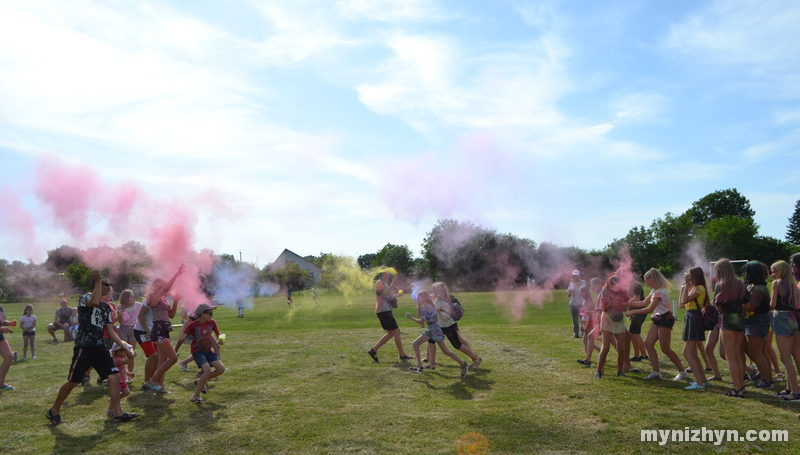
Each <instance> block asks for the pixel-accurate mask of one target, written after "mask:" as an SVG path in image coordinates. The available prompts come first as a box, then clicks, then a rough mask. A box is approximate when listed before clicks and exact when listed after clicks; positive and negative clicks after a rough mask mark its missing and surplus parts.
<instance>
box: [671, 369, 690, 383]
mask: <svg viewBox="0 0 800 455" xmlns="http://www.w3.org/2000/svg"><path fill="white" fill-rule="evenodd" d="M687 376H689V373H687V372H686V370H683V371H681V372H680V373H678V374H677V376H675V379H673V381H683V380H684V379H686V377H687Z"/></svg>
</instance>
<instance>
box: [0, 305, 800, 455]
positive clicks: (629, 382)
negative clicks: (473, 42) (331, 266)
mask: <svg viewBox="0 0 800 455" xmlns="http://www.w3.org/2000/svg"><path fill="white" fill-rule="evenodd" d="M458 296H459V299H460V300H461V301H462V302H463V303H464V305H465V307H466V310H467V313H466V315H465V316H464V319H463V320H462V321H461V322H460V323H459V325H460V326H461V328H462V332H463V333H464V335H465V337H466V338H467V339H469V340H470V344H471V345H472V346H473V348H474V349H475V350H476V352H477V353H478V355H480V356H481V357H482V358H483V364H482V365H481V368H480V370H479V371H478V372H472V371H470V372H469V373H468V375H467V377H466V378H464V379H461V377H460V374H459V368H458V366H457V365H456V363H455V362H453V361H452V360H451V359H449V358H447V357H446V356H443V355H442V354H441V353H439V355H438V357H437V359H438V368H437V369H436V370H435V371H433V372H426V373H424V374H421V375H418V374H414V373H412V372H409V371H406V369H407V368H408V367H409V366H411V365H412V363H408V362H400V361H399V360H398V356H397V350H396V348H395V347H394V343H392V342H389V343H388V344H387V345H385V346H384V347H383V348H382V349H381V350H380V351H379V353H378V354H379V356H380V359H381V362H380V363H374V362H373V361H372V360H371V359H370V357H369V356H368V355H367V354H366V351H367V349H369V347H370V346H371V345H372V344H373V343H375V341H376V340H377V339H378V338H379V337H380V336H381V335H382V334H383V332H382V331H381V330H380V325H379V323H378V320H377V318H375V316H374V312H373V311H374V310H373V308H374V297H373V296H371V295H363V296H360V297H357V298H355V299H354V300H353V301H352V302H350V303H349V304H348V303H347V301H346V300H345V299H344V298H343V297H342V296H340V295H333V294H330V295H326V294H323V295H322V298H321V304H322V308H319V309H317V308H314V307H313V303H312V301H311V298H310V295H308V294H303V293H298V294H296V297H295V309H294V310H288V308H287V306H286V303H285V299H284V298H283V297H273V298H265V299H258V300H256V302H255V308H254V309H252V310H248V311H247V314H246V317H245V318H237V317H236V309H235V308H234V309H227V308H220V309H219V310H217V311H216V312H215V319H216V320H217V323H218V324H219V326H220V328H221V330H222V332H223V333H226V335H227V343H226V344H225V346H223V352H222V354H223V355H222V361H223V362H224V363H225V365H226V366H227V367H228V371H227V372H226V374H224V375H223V376H222V377H220V378H219V379H218V380H216V381H214V382H212V383H211V390H210V392H209V393H208V394H207V395H206V396H205V398H206V399H207V400H208V402H207V403H205V404H202V405H197V404H194V403H190V402H189V398H190V397H191V394H192V390H193V387H194V386H193V384H192V383H193V381H194V379H195V377H196V376H195V373H194V372H193V370H190V371H192V372H190V373H185V372H183V371H181V369H180V368H179V367H177V366H176V367H175V368H173V369H172V370H170V372H169V373H167V382H166V384H167V388H168V389H170V390H171V391H172V394H170V395H167V396H156V395H154V394H152V393H146V392H140V391H138V389H139V386H140V385H141V379H140V378H141V373H142V366H143V361H144V358H143V357H142V358H140V357H137V361H138V363H137V365H136V368H135V372H136V373H137V375H138V377H137V379H136V380H135V381H134V387H133V392H132V394H131V396H130V397H129V398H127V399H125V400H123V409H125V410H133V411H136V412H139V413H141V414H142V417H140V418H139V419H137V420H134V421H133V422H130V423H124V424H115V423H113V422H112V421H111V420H110V419H109V418H108V417H106V415H105V412H104V410H105V407H106V398H107V394H106V390H105V387H102V386H98V385H95V384H94V382H93V383H92V385H88V386H85V387H78V388H76V389H75V391H74V392H73V393H72V395H71V396H70V397H69V398H68V399H67V402H66V403H65V405H64V407H63V408H62V417H63V418H64V420H65V421H66V422H67V423H66V424H64V425H60V426H58V427H53V426H51V425H50V424H49V422H48V421H47V420H46V419H45V418H44V413H45V411H46V410H47V409H48V408H49V406H50V405H51V403H52V402H53V400H54V399H55V396H56V393H57V390H58V388H59V387H60V386H61V384H62V383H63V382H64V380H65V377H66V374H67V368H68V366H69V362H70V358H71V355H72V346H71V343H63V342H62V343H58V344H50V343H49V342H48V340H49V339H50V338H49V335H48V334H47V331H46V329H45V326H46V325H47V323H48V322H51V320H52V319H51V318H52V314H53V311H54V310H55V308H56V307H57V303H56V302H55V299H53V301H52V302H49V301H48V302H40V303H37V304H35V314H36V315H37V316H38V318H39V320H38V326H39V328H38V335H37V345H38V349H37V357H38V359H37V360H34V361H31V360H29V361H26V362H17V363H16V364H14V365H12V367H11V370H10V372H9V374H8V379H7V382H8V383H9V384H12V385H14V386H15V387H16V390H13V391H9V392H0V422H2V423H1V424H0V428H2V432H0V452H2V453H3V454H39V453H59V454H60V453H64V454H70V453H75V454H78V453H106V454H139V453H141V454H148V455H151V454H167V453H169V454H184V453H192V454H205V453H213V454H218V453H227V454H237V453H280V454H307V453H315V454H319V453H353V454H396V453H411V454H453V453H457V443H458V441H459V439H460V438H462V437H463V436H464V435H467V434H469V433H480V434H482V435H484V436H485V437H486V439H487V440H488V443H489V453H491V454H528V453H633V452H641V453H680V454H691V453H781V454H784V453H796V452H800V449H798V445H797V443H796V442H795V441H797V440H798V438H799V437H800V432H798V424H800V420H798V418H797V414H798V413H799V412H800V404H794V403H781V402H779V401H778V400H777V399H775V398H774V397H773V396H772V393H773V392H774V391H759V390H758V389H755V388H753V387H749V388H748V391H747V397H746V398H744V399H735V398H728V397H723V396H722V392H724V390H726V389H727V382H726V383H716V384H718V385H715V386H714V387H712V388H711V389H709V390H705V391H699V392H698V391H691V392H690V391H686V390H684V389H683V387H684V386H686V385H687V384H688V382H673V381H671V378H672V376H674V375H675V374H676V373H677V371H676V370H675V367H674V366H673V365H672V364H671V363H669V361H668V360H667V359H666V358H665V356H661V358H662V371H663V372H664V375H665V378H666V379H665V380H661V381H656V382H650V381H644V380H642V377H644V376H645V375H646V374H647V373H648V372H649V371H650V368H649V364H647V363H644V364H643V365H642V364H640V365H639V366H640V367H641V368H642V369H643V374H631V375H629V377H627V378H617V377H615V376H614V375H613V374H610V373H613V372H614V371H615V359H616V354H614V353H613V350H612V353H611V355H610V358H611V362H610V363H609V365H608V366H607V368H606V371H607V372H610V373H609V374H608V377H607V378H604V379H601V380H595V379H593V371H594V369H593V368H592V369H590V368H586V367H583V366H581V365H579V364H578V363H577V362H575V360H576V359H578V358H580V357H582V354H581V352H582V345H581V341H580V340H573V339H570V336H571V323H570V317H569V311H568V310H567V300H566V296H565V295H563V292H555V295H554V297H553V298H554V300H555V301H551V302H548V303H546V304H545V305H544V307H543V308H538V307H533V306H528V307H527V308H526V309H525V311H524V314H523V316H522V318H521V319H520V320H519V321H511V320H510V319H509V317H508V316H507V315H508V312H507V311H506V310H505V309H504V308H503V307H501V306H500V305H498V304H497V303H496V302H497V296H496V295H495V294H494V293H462V294H458ZM76 301H77V298H76V297H73V298H72V299H70V305H74V304H75V302H76ZM3 306H4V308H5V311H6V314H7V315H8V316H9V318H19V316H20V315H21V314H22V307H23V305H22V304H4V305H3ZM414 308H415V306H414V302H413V301H412V300H411V299H410V298H408V297H405V298H403V299H401V300H400V308H399V309H398V310H397V311H396V312H395V315H396V316H398V318H397V319H398V322H399V323H400V325H401V328H402V331H403V337H404V338H403V341H404V344H405V345H406V349H407V351H408V352H409V354H413V351H412V349H411V343H412V341H413V340H414V339H415V338H416V337H417V336H418V334H419V333H420V331H421V330H420V328H419V326H417V325H416V324H414V323H413V322H411V321H408V320H406V319H405V318H403V317H402V315H403V314H404V313H405V312H406V311H410V312H413V311H414ZM682 315H683V312H682V311H681V313H680V316H681V317H682ZM648 327H649V322H647V323H646V324H645V330H646V329H647V328H648ZM681 329H682V323H681V322H679V323H678V324H676V327H675V330H674V332H673V341H672V345H673V348H674V349H675V350H676V351H677V352H680V351H681V348H682V341H680V334H681ZM173 333H174V332H173ZM7 337H8V339H9V340H10V343H11V346H12V348H13V349H15V350H17V351H20V358H21V357H22V353H21V351H22V336H21V335H20V333H19V330H15V332H14V333H13V334H10V335H7ZM181 351H182V352H181V354H182V355H186V354H188V352H189V350H188V348H182V349H181ZM29 355H30V354H29ZM464 357H465V356H463V355H462V358H464ZM595 358H596V356H595ZM720 366H721V367H722V368H723V374H724V375H725V378H726V380H727V379H729V377H728V376H727V370H725V362H721V363H720ZM783 384H785V383H783ZM685 427H689V428H690V429H700V428H701V427H706V428H709V429H714V430H738V431H739V432H740V434H741V435H744V434H745V431H747V430H787V431H788V434H789V442H760V441H755V442H747V441H745V442H723V443H722V444H721V445H718V446H717V445H714V443H712V442H706V443H701V442H668V443H667V444H666V445H663V446H662V445H659V444H658V443H656V442H642V441H641V440H640V430H644V429H647V430H683V429H684V428H685ZM467 448H468V447H467ZM463 453H478V452H474V451H472V452H471V451H469V450H466V451H463Z"/></svg>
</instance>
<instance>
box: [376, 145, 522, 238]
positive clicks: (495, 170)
mask: <svg viewBox="0 0 800 455" xmlns="http://www.w3.org/2000/svg"><path fill="white" fill-rule="evenodd" d="M519 168H520V166H515V165H514V164H513V160H512V159H511V156H510V155H509V154H508V153H507V152H506V151H505V150H504V149H503V147H501V145H500V144H499V143H498V141H497V139H496V138H495V136H494V135H492V134H490V133H484V132H472V133H466V134H464V135H462V136H461V137H460V138H459V139H458V140H457V141H456V145H455V147H454V149H453V150H450V151H447V152H444V153H436V152H433V151H429V152H427V153H423V154H421V155H417V156H413V157H411V158H408V159H404V160H398V159H395V160H391V161H390V162H389V163H388V165H387V166H386V167H385V171H384V172H383V173H382V174H381V177H382V180H381V185H380V196H381V199H382V200H383V201H384V203H386V205H387V207H388V208H389V210H391V212H392V213H393V214H394V216H395V217H397V218H399V219H403V220H408V221H412V222H415V223H416V222H419V221H420V220H421V219H422V218H423V217H426V216H429V215H434V216H435V217H437V218H450V217H453V216H456V215H466V216H469V217H471V218H473V219H480V217H481V216H482V215H481V214H482V213H483V212H484V209H485V208H486V207H487V205H488V204H490V203H491V201H492V200H493V199H494V198H495V197H498V195H497V194H496V193H497V192H498V191H499V192H500V193H502V192H503V191H508V190H511V191H513V183H514V182H521V181H522V179H521V177H522V176H521V175H520V173H519V172H520V170H519Z"/></svg>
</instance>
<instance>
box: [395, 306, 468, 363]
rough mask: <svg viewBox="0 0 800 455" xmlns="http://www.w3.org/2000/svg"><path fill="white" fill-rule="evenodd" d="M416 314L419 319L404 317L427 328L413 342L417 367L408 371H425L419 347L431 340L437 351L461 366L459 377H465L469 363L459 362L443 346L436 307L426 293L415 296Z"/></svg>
mask: <svg viewBox="0 0 800 455" xmlns="http://www.w3.org/2000/svg"><path fill="white" fill-rule="evenodd" d="M417 313H418V314H419V319H417V318H415V317H413V316H411V313H406V317H407V318H408V319H411V320H412V321H414V322H416V323H417V324H419V325H424V324H425V323H427V324H428V328H427V329H425V331H424V332H422V335H420V336H419V338H417V339H416V340H414V354H415V356H416V360H417V365H416V366H413V367H410V368H409V371H413V372H414V373H422V372H423V371H425V370H424V369H423V367H422V360H421V359H420V353H419V347H420V346H421V345H422V344H423V343H425V344H427V343H426V341H428V340H433V341H434V342H435V343H436V344H437V345H439V349H441V350H442V352H443V353H444V354H445V355H447V356H449V357H450V358H451V359H453V360H455V361H456V362H458V364H459V365H460V366H461V377H462V378H463V377H464V376H466V374H467V371H468V370H469V363H467V362H465V361H463V360H461V359H460V358H459V357H458V356H457V355H456V354H455V353H454V352H453V351H451V350H450V349H448V348H447V345H445V344H444V339H445V334H444V332H442V329H441V328H440V327H439V323H438V322H439V316H438V315H437V313H438V311H437V309H436V306H434V304H433V300H432V299H431V295H430V294H429V293H428V291H420V292H419V293H418V294H417Z"/></svg>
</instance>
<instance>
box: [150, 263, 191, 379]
mask: <svg viewBox="0 0 800 455" xmlns="http://www.w3.org/2000/svg"><path fill="white" fill-rule="evenodd" d="M184 268H185V266H184V265H183V264H181V265H180V267H178V271H177V272H175V275H173V277H172V278H171V279H170V280H169V281H166V280H164V279H163V278H156V279H155V280H154V281H153V284H152V285H151V287H150V293H149V294H147V296H146V297H145V303H146V304H147V306H148V307H149V308H150V311H151V312H152V313H153V330H151V331H150V341H152V342H153V343H155V345H156V349H157V350H158V367H157V368H156V371H155V372H154V373H153V377H151V378H150V382H149V384H146V386H149V387H148V388H149V389H151V390H153V391H154V392H156V393H161V394H164V393H168V392H167V391H166V390H165V389H164V375H165V374H166V373H167V371H168V370H169V369H170V368H172V366H173V365H175V364H176V363H178V354H176V353H175V348H173V347H172V342H171V341H170V339H169V332H170V331H171V330H172V321H171V319H172V318H174V317H175V313H177V312H178V302H179V301H180V296H179V295H177V294H175V295H173V300H172V306H170V304H169V303H168V302H167V299H166V298H165V296H166V294H167V293H168V292H169V291H170V289H172V286H173V285H174V284H175V280H177V279H178V276H180V275H181V274H182V273H183V271H184Z"/></svg>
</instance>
